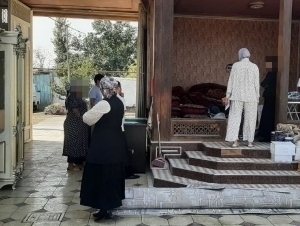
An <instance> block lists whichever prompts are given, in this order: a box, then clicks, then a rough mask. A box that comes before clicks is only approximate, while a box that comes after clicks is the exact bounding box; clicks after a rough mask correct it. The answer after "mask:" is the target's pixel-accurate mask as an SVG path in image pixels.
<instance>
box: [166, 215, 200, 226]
mask: <svg viewBox="0 0 300 226" xmlns="http://www.w3.org/2000/svg"><path fill="white" fill-rule="evenodd" d="M168 221H169V224H170V225H174V226H176V225H178V226H182V225H189V224H192V223H193V222H194V221H193V219H192V217H191V216H174V217H173V218H171V219H169V220H168Z"/></svg>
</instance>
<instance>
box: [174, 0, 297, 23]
mask: <svg viewBox="0 0 300 226" xmlns="http://www.w3.org/2000/svg"><path fill="white" fill-rule="evenodd" d="M258 1H262V2H264V3H265V5H264V8H262V9H250V8H249V4H250V3H252V2H258ZM279 3H280V0H175V4H174V11H175V14H180V15H210V16H231V17H232V16H233V17H250V18H269V19H278V18H279ZM293 19H294V20H299V19H300V0H294V1H293Z"/></svg>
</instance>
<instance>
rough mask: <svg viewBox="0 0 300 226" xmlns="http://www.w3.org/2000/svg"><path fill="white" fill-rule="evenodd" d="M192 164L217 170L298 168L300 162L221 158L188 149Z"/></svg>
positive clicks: (187, 152) (188, 156)
mask: <svg viewBox="0 0 300 226" xmlns="http://www.w3.org/2000/svg"><path fill="white" fill-rule="evenodd" d="M185 154H186V156H187V158H188V159H187V161H188V163H189V164H190V165H193V166H201V167H205V168H211V169H217V170H297V168H298V162H293V163H276V162H273V161H272V160H271V159H265V158H220V157H213V156H207V155H205V154H204V153H203V152H201V151H186V152H185Z"/></svg>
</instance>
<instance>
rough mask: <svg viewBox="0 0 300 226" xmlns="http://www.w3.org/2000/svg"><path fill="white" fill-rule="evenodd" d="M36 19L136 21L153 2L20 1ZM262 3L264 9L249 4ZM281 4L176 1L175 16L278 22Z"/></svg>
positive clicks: (298, 8)
mask: <svg viewBox="0 0 300 226" xmlns="http://www.w3.org/2000/svg"><path fill="white" fill-rule="evenodd" d="M20 1H21V2H23V3H24V4H25V5H27V6H29V7H30V8H32V9H33V12H34V15H35V16H56V17H76V18H89V19H112V20H133V21H134V20H137V19H138V5H139V3H140V2H143V3H144V5H148V3H149V1H152V0H20ZM256 1H263V2H264V3H265V6H264V8H262V9H256V10H253V9H250V8H249V3H251V2H256ZM279 2H280V0H174V13H175V15H193V16H194V15H200V16H231V17H250V18H269V19H278V17H279ZM293 19H294V20H300V0H294V1H293Z"/></svg>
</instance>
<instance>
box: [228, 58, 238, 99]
mask: <svg viewBox="0 0 300 226" xmlns="http://www.w3.org/2000/svg"><path fill="white" fill-rule="evenodd" d="M235 73H236V66H235V65H234V64H233V65H232V68H231V72H230V76H229V80H228V84H227V91H226V98H230V96H231V94H232V87H233V81H234V77H235Z"/></svg>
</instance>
